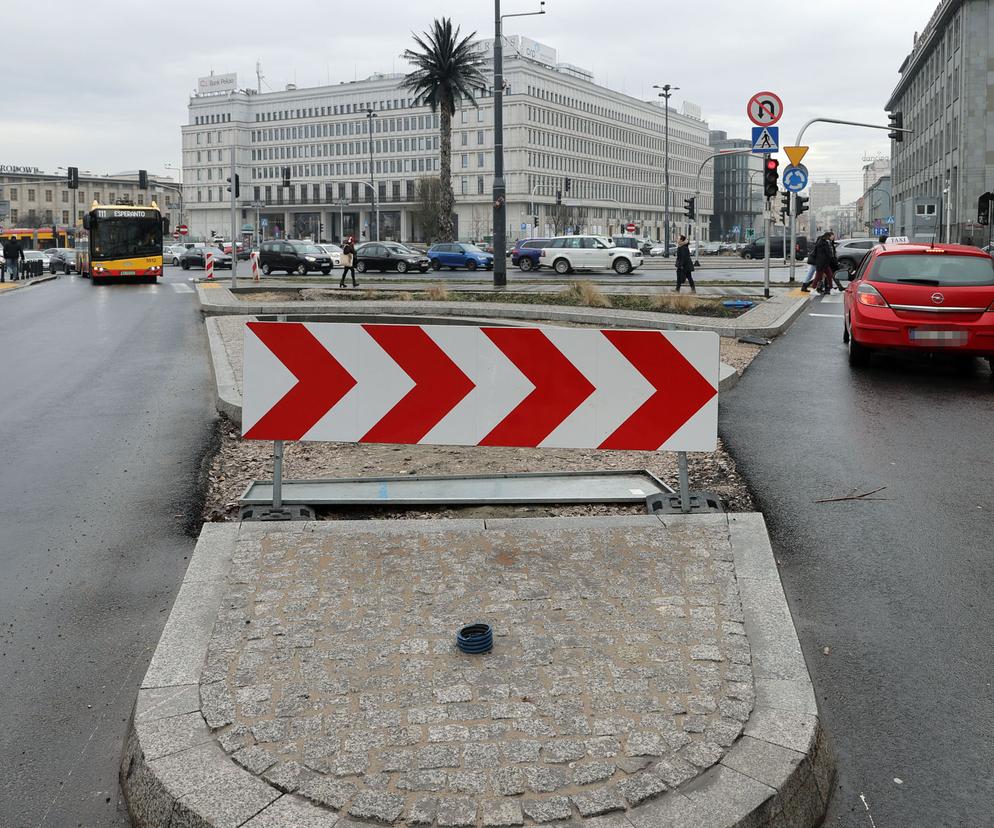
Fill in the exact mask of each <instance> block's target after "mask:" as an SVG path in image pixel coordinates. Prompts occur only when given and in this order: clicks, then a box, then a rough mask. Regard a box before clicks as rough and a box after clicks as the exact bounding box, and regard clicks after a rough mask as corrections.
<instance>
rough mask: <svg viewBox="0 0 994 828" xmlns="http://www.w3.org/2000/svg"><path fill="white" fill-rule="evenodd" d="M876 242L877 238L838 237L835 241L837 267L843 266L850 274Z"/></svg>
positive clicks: (861, 262)
mask: <svg viewBox="0 0 994 828" xmlns="http://www.w3.org/2000/svg"><path fill="white" fill-rule="evenodd" d="M877 242H878V240H877V239H839V240H838V241H837V242H836V243H835V258H836V259H838V260H839V267H844V268H845V269H846V270H848V271H849V275H850V276H851V275H852V274H854V273H855V272H856V268H858V267H859V266H860V265H861V264H863V259H864V258H866V254H867V253H869V252H870V249H871V248H872V247H873V246H874V245H875V244H877Z"/></svg>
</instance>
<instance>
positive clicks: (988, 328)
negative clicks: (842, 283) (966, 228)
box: [840, 242, 994, 370]
mask: <svg viewBox="0 0 994 828" xmlns="http://www.w3.org/2000/svg"><path fill="white" fill-rule="evenodd" d="M840 272H841V271H840ZM843 310H844V312H843V317H844V320H843V322H844V328H843V331H842V341H843V342H845V343H846V344H847V345H848V346H849V364H850V365H851V366H853V367H856V368H858V367H862V366H864V365H866V364H867V363H868V362H869V360H870V356H871V354H872V353H873V352H874V351H879V350H900V351H917V352H919V353H922V352H924V353H937V352H942V353H947V354H956V355H959V356H967V357H984V358H986V359H987V360H988V361H989V362H990V363H991V368H992V370H994V260H992V259H991V257H990V256H989V255H987V254H985V253H984V252H983V251H982V250H978V249H977V248H975V247H968V246H966V245H959V244H934V245H933V244H928V243H925V242H917V243H916V242H910V243H904V244H878V245H876V246H875V247H873V248H871V249H870V251H869V253H868V254H867V255H866V258H864V259H863V263H862V264H861V265H860V266H859V269H858V270H857V271H856V275H855V276H854V277H853V279H852V280H851V281H850V282H849V285H848V287H847V288H846V290H845V293H844V294H843Z"/></svg>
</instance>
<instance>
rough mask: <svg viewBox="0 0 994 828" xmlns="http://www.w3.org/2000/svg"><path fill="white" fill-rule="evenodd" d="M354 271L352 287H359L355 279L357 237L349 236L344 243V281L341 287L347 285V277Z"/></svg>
mask: <svg viewBox="0 0 994 828" xmlns="http://www.w3.org/2000/svg"><path fill="white" fill-rule="evenodd" d="M349 271H352V287H358V285H357V284H356V280H355V237H354V236H349V237H348V238H347V239H346V240H345V244H343V245H342V281H341V282H340V283H339V285H338V286H339V287H345V277H346V276H348V275H349Z"/></svg>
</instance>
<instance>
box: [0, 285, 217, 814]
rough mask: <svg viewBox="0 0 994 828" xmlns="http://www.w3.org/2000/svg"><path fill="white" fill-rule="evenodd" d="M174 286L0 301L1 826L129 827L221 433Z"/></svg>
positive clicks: (193, 313)
mask: <svg viewBox="0 0 994 828" xmlns="http://www.w3.org/2000/svg"><path fill="white" fill-rule="evenodd" d="M168 281H169V282H178V283H181V284H180V287H179V288H174V287H173V286H172V285H171V284H168V283H167V284H160V285H158V286H152V285H114V286H100V287H95V286H93V285H91V284H90V283H89V281H87V280H84V279H81V278H79V277H66V276H63V277H61V278H59V279H58V280H56V281H53V282H46V283H43V284H37V285H34V286H32V287H29V288H26V289H23V290H17V291H11V292H9V293H5V294H3V295H0V388H2V393H0V445H2V446H3V473H2V475H0V526H2V531H0V571H2V573H3V574H2V577H0V705H2V707H0V720H2V723H3V724H2V726H0V768H2V772H0V825H3V826H4V828H22V827H25V828H26V827H27V826H32V828H33V827H34V826H52V827H53V828H65V827H67V826H87V828H104V826H119V825H121V826H123V825H129V824H130V822H129V820H128V817H127V813H126V811H125V810H124V807H123V805H122V803H121V801H120V794H119V788H118V782H117V766H118V762H119V760H120V755H121V750H122V744H123V740H124V736H125V733H126V728H127V722H128V718H129V716H130V713H131V707H132V705H133V703H134V699H135V695H136V692H137V687H138V683H139V681H140V679H141V677H142V675H143V674H144V671H145V669H146V667H147V664H148V660H149V658H150V657H151V653H152V651H153V649H154V647H155V645H156V643H157V641H158V638H159V634H160V632H161V629H162V625H163V624H164V623H165V620H166V618H167V616H168V612H169V608H170V607H171V605H172V601H173V597H174V595H175V591H176V589H177V588H178V586H179V583H180V580H181V579H182V576H183V573H184V571H185V569H186V565H187V560H188V557H189V555H190V552H191V551H192V548H193V544H194V540H193V538H192V537H191V536H190V535H189V534H187V531H188V530H189V528H190V526H191V525H192V523H193V521H194V520H195V519H196V518H197V517H199V515H198V511H199V510H198V506H197V503H196V502H195V495H196V493H195V485H196V477H197V467H198V463H199V459H200V457H202V455H203V454H204V452H205V450H206V449H207V445H208V442H209V439H210V435H211V423H212V411H211V397H210V391H209V369H208V366H207V361H206V360H205V359H204V350H205V347H206V339H205V335H204V331H203V323H202V321H201V318H200V314H199V312H198V311H197V310H196V307H195V299H194V296H195V294H194V293H193V292H192V291H190V290H189V289H188V288H189V286H188V285H187V284H186V283H185V274H184V275H183V276H181V275H180V273H179V271H177V272H176V273H175V274H172V275H170V276H169V277H168ZM198 526H199V524H198Z"/></svg>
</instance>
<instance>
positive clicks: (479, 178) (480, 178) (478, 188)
mask: <svg viewBox="0 0 994 828" xmlns="http://www.w3.org/2000/svg"><path fill="white" fill-rule="evenodd" d="M484 192H485V190H484V189H483V176H482V175H478V176H477V177H476V194H477V195H483V193H484Z"/></svg>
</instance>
